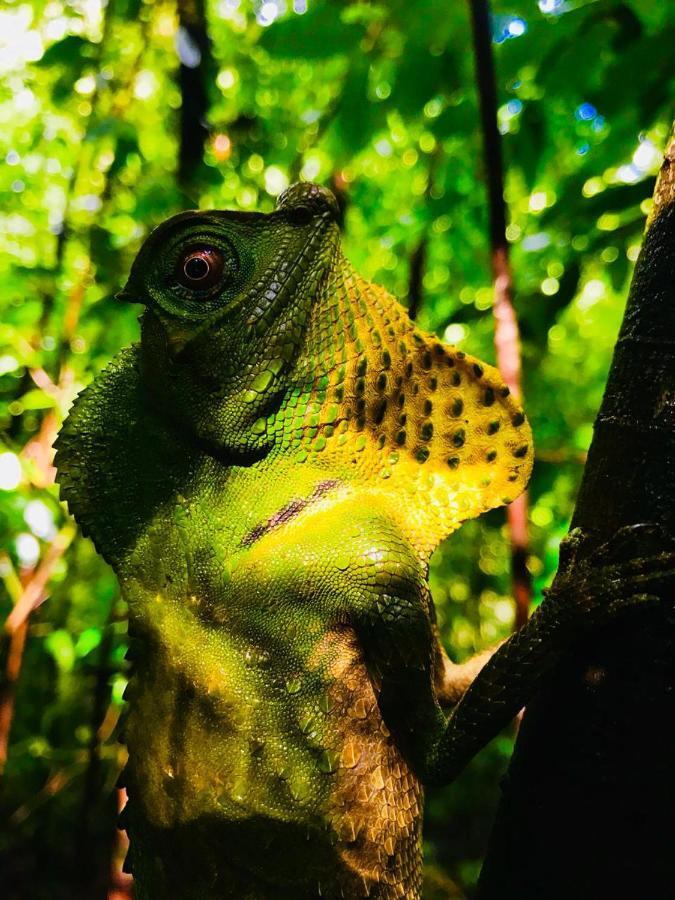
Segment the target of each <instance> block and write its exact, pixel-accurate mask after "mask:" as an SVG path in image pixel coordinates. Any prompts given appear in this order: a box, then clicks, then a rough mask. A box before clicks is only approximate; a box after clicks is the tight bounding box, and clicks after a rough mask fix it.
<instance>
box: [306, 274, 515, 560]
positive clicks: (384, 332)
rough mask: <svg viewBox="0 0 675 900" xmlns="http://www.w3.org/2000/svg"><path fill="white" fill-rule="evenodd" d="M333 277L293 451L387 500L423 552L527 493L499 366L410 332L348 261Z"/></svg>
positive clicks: (315, 336) (511, 405) (319, 316)
mask: <svg viewBox="0 0 675 900" xmlns="http://www.w3.org/2000/svg"><path fill="white" fill-rule="evenodd" d="M337 271H338V272H340V273H343V274H341V275H337V276H336V279H335V283H334V284H332V285H331V290H330V292H329V293H328V294H327V296H326V297H325V298H324V299H323V300H321V301H320V302H318V303H317V306H316V308H315V313H314V318H313V322H312V326H311V327H310V333H309V337H308V345H309V346H310V348H312V349H313V352H310V353H309V354H308V357H307V358H306V366H307V373H308V375H309V374H310V373H311V372H314V373H321V374H320V375H316V376H315V378H314V381H313V384H312V388H311V391H310V392H309V396H306V397H303V398H302V402H298V404H297V409H298V413H297V417H296V418H295V419H294V420H293V422H292V427H293V436H294V438H295V444H296V446H299V450H298V453H299V455H300V456H301V457H302V458H303V459H304V458H308V459H309V460H310V461H311V462H317V463H319V465H321V466H322V467H323V466H324V465H325V467H326V469H327V470H329V471H330V472H331V473H332V475H333V477H335V476H337V477H338V478H343V479H344V480H345V481H348V482H351V483H354V482H357V483H358V482H360V487H361V488H362V489H363V490H365V491H369V492H375V493H378V494H387V495H389V499H391V498H392V496H393V498H394V499H395V501H396V504H395V508H396V509H397V511H398V514H397V518H398V520H399V525H400V527H401V528H402V529H403V531H404V533H406V534H408V536H409V538H410V540H411V541H412V543H413V545H414V546H415V548H416V549H417V550H418V552H420V553H422V554H423V555H426V554H428V553H430V552H431V551H432V550H433V549H434V548H435V547H436V546H437V545H438V543H439V542H440V541H441V540H442V539H443V538H444V537H446V536H447V535H448V534H450V532H452V531H453V530H454V529H455V528H457V527H458V525H460V524H461V523H462V522H463V521H465V520H466V519H470V518H473V517H474V516H477V515H479V514H480V513H481V512H484V511H485V510H487V509H491V508H493V507H495V506H500V505H502V504H504V503H509V502H511V501H512V500H513V499H515V497H517V496H518V495H519V494H520V493H521V492H522V491H523V489H524V487H525V485H526V484H527V481H528V478H529V476H530V472H531V468H532V436H531V431H530V428H529V425H528V424H527V422H526V420H525V416H524V415H523V413H522V410H521V409H520V407H519V406H518V404H517V403H516V402H515V401H514V400H513V398H512V397H511V396H510V395H509V390H508V388H507V387H506V386H505V384H504V382H503V381H502V379H501V376H500V375H499V373H498V372H497V370H496V369H494V368H492V367H491V366H487V365H485V364H483V363H481V362H479V361H478V360H477V359H474V358H473V357H470V356H468V355H466V354H465V353H463V352H462V351H459V350H457V349H456V348H453V347H450V346H447V345H444V344H442V343H441V342H440V341H438V340H437V339H436V338H435V337H434V336H432V335H429V334H426V333H424V332H422V331H420V330H419V329H417V328H416V327H415V326H414V325H413V323H412V322H411V321H410V319H409V318H408V316H407V314H406V312H405V310H404V309H403V308H402V307H401V306H400V304H399V303H398V302H397V301H396V300H395V299H394V298H393V297H392V296H391V295H389V294H388V293H387V292H386V291H385V290H384V289H383V288H380V287H377V286H375V285H371V284H369V283H368V282H366V281H364V280H362V279H361V278H360V277H359V276H357V275H356V274H355V273H354V272H353V271H352V270H351V269H350V268H349V267H348V264H346V263H345V265H344V266H342V267H337ZM322 358H323V360H324V362H323V365H321V359H322ZM326 359H329V360H330V361H331V364H330V366H329V368H328V371H327V369H326V362H325V360H326ZM299 399H300V398H299Z"/></svg>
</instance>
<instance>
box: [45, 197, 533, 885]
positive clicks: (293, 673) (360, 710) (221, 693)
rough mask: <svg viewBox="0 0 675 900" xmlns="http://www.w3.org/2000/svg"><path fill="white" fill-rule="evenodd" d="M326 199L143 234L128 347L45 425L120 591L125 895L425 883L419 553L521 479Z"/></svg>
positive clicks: (428, 757)
mask: <svg viewBox="0 0 675 900" xmlns="http://www.w3.org/2000/svg"><path fill="white" fill-rule="evenodd" d="M336 213H337V210H336V206H335V200H334V198H333V197H332V195H331V194H330V193H329V192H328V191H326V190H324V189H322V188H320V187H317V186H315V185H311V184H299V185H294V186H293V187H291V188H289V190H288V191H286V193H285V194H283V195H282V197H281V198H280V201H279V204H278V207H277V209H276V210H275V212H273V213H270V214H268V215H264V214H259V213H240V212H226V211H219V210H211V211H206V212H189V213H182V214H180V215H178V216H175V217H174V218H172V219H170V220H169V221H167V222H165V223H164V224H162V225H161V226H160V227H159V228H157V229H156V230H155V231H154V232H153V233H152V234H151V235H150V237H149V238H148V239H147V241H146V242H145V244H144V245H143V247H142V248H141V250H140V252H139V255H138V257H137V259H136V261H135V262H134V265H133V267H132V270H131V273H130V277H129V280H128V283H127V285H126V287H125V288H124V290H123V291H122V292H121V294H120V299H121V300H128V301H131V302H137V303H141V304H143V305H144V307H145V308H144V311H143V315H142V319H141V322H142V331H141V341H140V343H139V344H138V345H135V346H133V347H131V348H129V349H127V350H124V351H122V352H121V353H120V354H119V355H118V356H117V357H116V358H115V359H114V360H113V361H112V363H111V364H110V365H109V366H108V367H107V369H105V370H104V372H103V373H102V374H101V375H100V376H99V377H98V378H96V380H95V381H94V382H93V384H92V385H91V386H90V387H89V388H87V389H86V390H85V391H84V392H83V393H82V394H81V395H80V397H79V398H78V400H77V401H76V403H75V405H74V407H73V409H72V411H71V413H70V415H69V417H68V419H67V421H66V424H65V425H64V427H63V430H62V432H61V435H60V437H59V440H58V447H57V450H58V452H57V465H58V469H59V481H60V484H61V488H62V493H63V496H64V498H65V499H66V500H67V502H68V504H69V507H70V509H71V511H72V512H73V514H74V515H75V517H76V518H77V520H78V522H79V523H80V524H81V526H82V529H83V531H84V532H85V534H88V535H90V536H91V537H92V539H93V540H94V542H95V544H96V547H97V549H98V551H99V552H100V553H101V554H102V555H103V556H104V557H105V559H107V560H108V561H109V562H110V563H111V565H112V566H113V567H114V569H115V571H116V573H117V575H118V577H119V580H120V583H121V585H122V589H123V592H124V596H125V598H126V600H127V602H128V605H129V633H130V638H131V645H130V649H131V655H132V657H133V663H134V674H133V677H132V679H131V681H130V688H129V706H130V708H129V718H128V724H127V728H126V739H127V742H128V746H129V763H128V766H127V768H126V770H125V773H124V780H125V783H126V784H127V785H128V791H129V796H130V801H129V806H128V809H127V812H126V814H125V815H126V821H125V825H126V827H127V829H128V831H129V833H130V838H131V851H130V861H131V865H132V868H133V872H134V876H135V882H136V888H135V890H136V896H137V898H139V900H142V898H165V897H169V896H171V897H175V898H180V900H182V898H200V900H212V898H213V900H215V898H221V897H236V898H256V900H267V898H270V900H271V898H310V897H318V896H322V897H329V898H333V897H336V898H337V897H362V896H363V897H365V896H370V897H380V898H395V897H402V898H403V897H405V898H413V900H414V898H418V897H420V896H421V849H420V827H421V826H420V823H421V805H422V784H423V782H424V781H425V780H426V779H427V778H429V779H432V778H433V779H436V780H438V779H439V778H440V779H442V778H443V774H442V772H443V771H444V770H443V766H444V765H445V762H443V763H442V762H441V757H442V756H443V752H444V751H442V749H441V748H442V740H443V733H444V731H445V729H446V719H445V716H444V714H443V712H442V710H441V707H440V705H439V700H438V694H437V682H438V671H439V667H440V666H441V664H442V663H441V656H442V654H441V651H440V648H439V645H438V642H437V638H436V630H435V623H434V613H433V604H432V602H431V598H430V595H429V590H428V586H427V563H428V560H429V556H430V554H431V553H432V551H433V550H434V548H435V547H436V546H437V545H438V543H439V542H440V541H441V540H442V539H443V538H445V537H446V536H447V535H448V534H450V533H451V532H452V531H453V530H454V529H455V528H457V527H458V526H459V525H460V524H461V523H462V522H463V521H464V520H465V519H468V518H471V517H473V516H477V515H479V514H480V513H481V512H483V511H484V510H487V509H490V508H493V507H495V506H499V505H500V504H503V503H507V502H509V501H510V500H512V499H513V498H515V497H516V496H517V495H518V494H519V493H520V492H521V491H522V490H523V487H524V486H525V484H526V482H527V479H528V476H529V473H530V468H531V460H532V446H531V436H530V429H529V426H528V425H527V423H526V421H525V418H524V416H523V414H522V412H521V411H520V409H519V408H518V406H517V404H516V403H514V401H513V399H512V398H511V397H510V396H509V392H508V389H507V388H506V387H505V386H504V384H503V382H502V381H501V379H500V377H499V375H498V373H497V372H496V371H495V370H494V369H492V368H490V367H489V366H486V365H484V364H483V363H481V362H479V361H478V360H476V359H473V358H472V357H470V356H468V355H465V354H464V353H462V352H460V351H458V350H456V349H453V348H452V347H449V346H446V345H444V344H442V343H440V342H439V341H438V340H437V339H436V338H435V337H433V336H431V335H428V334H425V333H423V332H421V331H420V330H419V329H417V328H416V327H415V326H414V325H413V323H412V322H411V321H410V319H409V318H408V316H407V314H406V312H405V310H404V309H403V307H401V306H400V305H399V303H398V302H397V301H396V300H395V299H394V298H393V297H391V296H390V295H389V294H388V293H387V292H386V291H385V290H383V289H382V288H380V287H377V286H376V285H373V284H370V283H368V282H367V281H365V280H364V279H362V278H361V277H360V276H359V275H358V274H357V273H356V272H354V270H353V269H352V267H351V266H350V264H349V263H348V262H347V261H346V260H345V258H344V257H343V255H342V253H341V249H340V239H339V230H338V226H337V224H336Z"/></svg>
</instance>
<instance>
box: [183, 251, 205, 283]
mask: <svg viewBox="0 0 675 900" xmlns="http://www.w3.org/2000/svg"><path fill="white" fill-rule="evenodd" d="M183 271H184V272H185V275H186V277H187V278H189V279H190V280H191V281H201V280H202V278H206V276H207V275H208V274H209V272H210V271H211V266H210V265H209V263H208V260H206V259H204V257H203V256H192V257H190V259H188V260H186V262H185V265H184V266H183Z"/></svg>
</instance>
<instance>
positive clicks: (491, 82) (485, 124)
mask: <svg viewBox="0 0 675 900" xmlns="http://www.w3.org/2000/svg"><path fill="white" fill-rule="evenodd" d="M470 7H471V20H472V25H473V41H474V51H475V56H476V80H477V84H478V94H479V99H480V117H481V128H482V133H483V147H484V151H485V171H486V175H487V192H488V208H489V231H490V250H491V263H492V275H493V279H494V302H493V313H494V318H495V349H496V353H497V366H498V368H499V370H500V372H501V373H502V377H503V378H504V381H505V382H506V384H507V385H508V387H509V388H510V390H511V393H512V394H513V395H514V397H516V398H520V396H521V385H520V370H521V361H520V336H519V331H518V319H517V317H516V311H515V309H514V306H513V293H514V284H513V272H512V269H511V264H510V261H509V245H508V241H507V239H506V204H505V202H504V167H503V161H502V147H501V138H500V134H499V128H498V125H497V86H496V78H495V65H494V59H493V55H492V35H491V32H490V8H489V4H488V0H470ZM527 506H528V503H527V493H526V492H525V493H523V494H521V496H520V497H518V498H517V499H516V500H515V501H514V502H513V503H512V504H511V505H510V506H508V507H507V509H506V520H507V524H508V529H509V538H510V541H511V573H512V575H511V577H512V582H513V596H514V599H515V603H516V627H517V628H519V627H520V626H521V625H523V624H524V622H525V621H526V620H527V616H528V612H529V607H530V600H531V596H532V579H531V577H530V573H529V571H528V568H527V556H528V547H529V541H528V533H527Z"/></svg>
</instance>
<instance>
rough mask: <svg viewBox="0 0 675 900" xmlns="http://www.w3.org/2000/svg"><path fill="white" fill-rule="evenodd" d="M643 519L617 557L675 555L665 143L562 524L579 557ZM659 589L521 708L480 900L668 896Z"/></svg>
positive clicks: (673, 208) (673, 756)
mask: <svg viewBox="0 0 675 900" xmlns="http://www.w3.org/2000/svg"><path fill="white" fill-rule="evenodd" d="M640 523H651V524H652V525H653V526H654V527H653V528H652V529H645V530H643V534H646V535H647V537H646V538H645V537H643V538H639V539H638V538H630V539H628V538H627V539H626V544H625V548H624V553H623V555H624V558H625V560H626V561H628V560H629V559H631V558H636V557H637V558H640V557H641V556H644V555H645V553H646V552H647V550H646V548H645V546H644V545H645V544H648V545H650V549H649V552H650V553H651V552H653V550H654V548H655V549H656V551H659V550H660V551H664V552H665V551H666V550H667V549H670V550H672V541H673V536H674V532H675V529H674V525H675V142H674V143H673V144H672V145H671V149H670V153H669V157H668V158H667V160H666V162H665V163H664V167H663V170H662V173H661V176H660V180H659V185H658V186H657V193H656V203H655V211H654V214H653V216H652V219H651V223H650V225H649V228H648V231H647V235H646V238H645V242H644V246H643V249H642V252H641V255H640V258H639V260H638V264H637V268H636V272H635V276H634V279H633V284H632V288H631V292H630V297H629V301H628V306H627V309H626V313H625V317H624V321H623V325H622V328H621V332H620V335H619V339H618V342H617V345H616V349H615V353H614V359H613V362H612V367H611V371H610V375H609V379H608V383H607V387H606V391H605V396H604V399H603V402H602V406H601V409H600V412H599V414H598V417H597V420H596V423H595V434H594V438H593V442H592V445H591V449H590V452H589V456H588V464H587V466H586V471H585V473H584V478H583V483H582V486H581V490H580V494H579V498H578V502H577V507H576V511H575V514H574V520H573V523H572V525H573V527H576V528H580V529H582V530H583V532H584V533H585V534H586V535H588V538H589V539H588V542H587V544H588V552H590V551H592V550H593V549H595V548H597V547H598V546H600V545H602V544H604V543H606V542H607V541H609V540H611V539H612V537H613V536H614V535H616V533H617V531H618V530H619V529H621V528H625V527H626V526H631V525H636V524H640ZM650 535H651V537H650ZM663 564H664V565H665V564H666V561H665V559H664V563H663ZM670 565H671V567H672V560H671V562H670ZM650 592H653V591H650ZM661 593H662V595H663V596H662V598H661V599H662V602H661V603H660V604H653V605H647V606H645V607H644V608H642V609H637V610H634V611H633V612H625V613H623V614H622V616H621V617H620V618H619V619H618V620H616V622H615V623H614V624H613V625H612V626H611V627H608V628H606V629H604V630H602V632H601V633H596V634H595V635H592V636H589V637H588V638H587V639H585V640H584V641H583V642H582V643H581V644H580V645H579V646H578V648H577V649H576V651H575V652H574V653H573V654H571V655H570V656H569V658H567V659H566V660H565V662H564V663H563V664H561V665H560V666H559V667H558V668H557V669H556V670H555V672H554V673H553V675H552V677H551V678H550V679H549V680H548V681H547V683H546V684H545V686H544V687H543V689H542V690H541V692H540V694H539V695H538V696H537V698H536V699H535V700H534V701H532V702H531V703H530V704H529V705H528V707H527V710H526V712H525V716H524V719H523V723H522V727H521V730H520V734H519V737H518V741H517V744H516V750H515V753H514V757H513V760H512V762H511V765H510V768H509V772H508V775H507V776H506V779H505V782H504V788H503V797H502V801H501V806H500V809H499V812H498V815H497V821H496V824H495V828H494V832H493V835H492V839H491V843H490V847H489V850H488V854H487V858H486V861H485V865H484V868H483V873H482V876H481V881H480V887H479V891H478V896H479V898H480V900H510V898H517V900H558V898H560V900H562V898H564V900H571V898H574V900H605V898H607V900H622V898H664V900H665V898H669V897H675V875H674V874H673V850H674V849H675V615H674V610H675V604H673V597H672V596H667V594H668V593H671V594H672V590H671V591H670V592H669V591H668V590H667V589H662V591H661Z"/></svg>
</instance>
